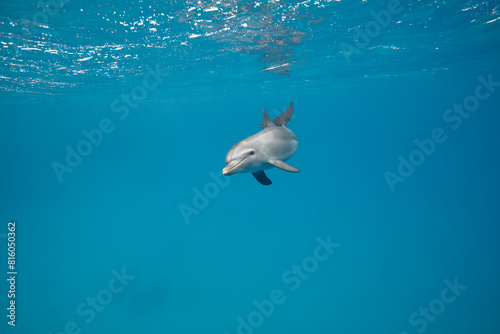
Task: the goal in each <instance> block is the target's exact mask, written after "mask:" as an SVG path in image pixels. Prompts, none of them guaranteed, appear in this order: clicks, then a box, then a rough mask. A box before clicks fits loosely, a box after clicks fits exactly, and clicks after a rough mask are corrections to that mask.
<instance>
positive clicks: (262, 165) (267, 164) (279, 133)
mask: <svg viewBox="0 0 500 334" xmlns="http://www.w3.org/2000/svg"><path fill="white" fill-rule="evenodd" d="M263 114H264V115H263V116H264V124H260V125H259V126H260V127H261V128H263V130H261V131H259V132H257V133H256V134H254V135H253V136H250V137H248V138H246V139H243V140H242V141H240V142H238V143H236V144H235V145H234V146H233V147H232V148H231V149H230V150H229V152H228V153H227V155H226V164H227V165H226V167H224V169H223V170H222V174H224V175H232V174H237V173H252V175H253V176H254V177H255V178H256V179H257V181H259V182H260V183H261V184H263V185H265V186H268V185H270V184H271V183H272V182H271V180H269V178H268V177H267V176H266V174H265V173H264V170H266V169H270V168H273V167H277V168H279V169H282V170H286V171H287V172H291V173H298V172H299V170H298V169H297V168H295V167H292V166H290V165H289V164H287V163H286V162H285V161H286V160H288V158H290V157H291V156H292V155H293V154H294V153H295V151H296V150H297V144H298V142H297V137H295V135H294V134H293V132H292V131H290V130H289V129H288V128H287V127H286V125H287V123H288V121H289V120H290V119H291V118H292V115H293V103H290V106H289V107H288V109H287V110H285V112H283V113H282V114H281V115H279V116H278V117H276V118H274V119H273V120H272V121H271V119H270V118H269V116H268V115H267V111H266V109H264V113H263Z"/></svg>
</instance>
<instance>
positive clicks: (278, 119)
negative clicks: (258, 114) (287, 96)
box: [273, 102, 293, 126]
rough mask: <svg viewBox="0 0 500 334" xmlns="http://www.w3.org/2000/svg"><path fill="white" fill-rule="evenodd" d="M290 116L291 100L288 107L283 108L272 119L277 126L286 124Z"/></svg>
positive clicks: (291, 112)
mask: <svg viewBox="0 0 500 334" xmlns="http://www.w3.org/2000/svg"><path fill="white" fill-rule="evenodd" d="M292 116H293V102H290V106H289V107H288V109H287V110H285V111H284V112H283V113H282V114H281V115H279V116H278V117H276V118H275V119H273V123H274V124H276V125H278V126H280V125H281V126H286V125H287V124H288V121H289V120H290V119H291V118H292ZM278 122H279V124H278Z"/></svg>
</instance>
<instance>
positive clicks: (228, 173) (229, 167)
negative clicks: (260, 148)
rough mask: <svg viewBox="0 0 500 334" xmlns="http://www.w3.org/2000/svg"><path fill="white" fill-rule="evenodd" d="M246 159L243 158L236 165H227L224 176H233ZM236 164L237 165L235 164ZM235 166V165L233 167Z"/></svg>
mask: <svg viewBox="0 0 500 334" xmlns="http://www.w3.org/2000/svg"><path fill="white" fill-rule="evenodd" d="M245 159H246V158H243V159H241V160H240V161H238V162H237V163H235V162H234V161H231V162H230V163H228V164H227V166H226V167H224V168H223V169H222V174H224V175H231V174H233V173H232V171H233V170H234V169H235V168H236V167H238V166H239V165H240V164H241V163H242V162H243V161H245ZM234 163H235V164H234ZM233 164H234V165H233Z"/></svg>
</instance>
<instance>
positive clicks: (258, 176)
mask: <svg viewBox="0 0 500 334" xmlns="http://www.w3.org/2000/svg"><path fill="white" fill-rule="evenodd" d="M252 175H253V176H254V177H255V179H257V181H259V182H260V184H263V185H265V186H268V185H270V184H271V183H272V182H271V180H269V178H268V177H267V175H266V173H264V171H263V170H259V171H258V172H253V173H252Z"/></svg>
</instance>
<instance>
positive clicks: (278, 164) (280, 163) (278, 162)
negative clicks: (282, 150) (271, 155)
mask: <svg viewBox="0 0 500 334" xmlns="http://www.w3.org/2000/svg"><path fill="white" fill-rule="evenodd" d="M269 163H270V164H271V165H273V166H274V167H277V168H279V169H283V170H286V171H287V172H290V173H298V172H300V170H299V169H298V168H295V167H293V166H290V165H289V164H287V163H286V162H284V161H281V160H271V161H269Z"/></svg>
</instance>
